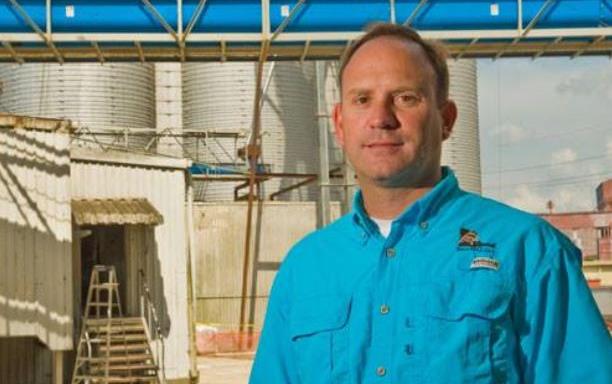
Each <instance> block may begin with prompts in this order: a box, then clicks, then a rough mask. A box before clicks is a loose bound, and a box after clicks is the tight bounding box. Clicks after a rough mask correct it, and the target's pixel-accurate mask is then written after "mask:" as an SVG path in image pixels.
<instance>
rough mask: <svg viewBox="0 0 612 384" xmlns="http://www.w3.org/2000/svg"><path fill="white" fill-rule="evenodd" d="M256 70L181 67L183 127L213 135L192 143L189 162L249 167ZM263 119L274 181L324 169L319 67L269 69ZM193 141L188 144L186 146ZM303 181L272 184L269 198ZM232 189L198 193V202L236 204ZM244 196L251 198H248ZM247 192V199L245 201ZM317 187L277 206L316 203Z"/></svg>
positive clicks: (210, 186) (212, 187)
mask: <svg viewBox="0 0 612 384" xmlns="http://www.w3.org/2000/svg"><path fill="white" fill-rule="evenodd" d="M255 79H256V64H255V63H237V62H231V63H230V62H225V63H187V64H185V65H184V67H183V119H184V120H183V121H184V129H185V131H186V132H191V131H200V132H207V134H208V135H209V136H208V137H206V138H203V139H198V140H195V139H190V140H189V144H186V145H185V152H186V155H187V156H189V157H191V158H193V159H196V160H199V161H200V162H202V163H206V164H211V165H218V166H221V167H223V166H225V167H227V168H236V167H238V168H240V167H245V166H246V165H245V162H244V160H242V159H240V158H238V157H237V150H238V149H239V148H241V147H243V146H244V145H245V144H246V143H247V142H248V139H249V138H248V135H249V133H250V132H251V124H252V115H253V99H254V91H255ZM263 86H264V89H265V96H264V98H263V104H262V113H261V135H262V137H261V141H262V159H261V162H262V164H263V167H264V168H265V169H266V171H268V172H274V173H302V174H303V173H316V171H317V169H318V163H317V162H318V155H317V153H318V151H317V125H316V116H315V114H316V108H315V105H316V104H315V103H316V100H315V93H314V90H315V89H314V64H313V63H304V64H300V63H297V62H276V63H266V65H265V68H264V78H263ZM186 141H187V140H186ZM298 181H301V180H299V179H297V180H296V179H285V178H283V179H271V180H269V181H266V182H264V183H263V192H264V196H265V197H267V196H269V195H270V194H271V193H274V192H276V191H278V190H279V189H281V188H284V187H287V186H290V185H292V184H295V183H297V182H298ZM235 185H236V183H232V182H206V183H200V184H199V185H198V186H196V192H197V193H196V194H197V196H196V198H197V199H198V200H208V201H213V200H233V198H234V187H235ZM244 192H246V191H244ZM244 192H243V193H244ZM315 193H316V189H315V186H314V185H313V186H311V187H305V188H299V189H296V190H293V191H291V192H288V193H285V194H283V195H280V196H279V197H278V199H279V200H286V199H290V200H298V199H299V200H309V199H314V198H316V195H315Z"/></svg>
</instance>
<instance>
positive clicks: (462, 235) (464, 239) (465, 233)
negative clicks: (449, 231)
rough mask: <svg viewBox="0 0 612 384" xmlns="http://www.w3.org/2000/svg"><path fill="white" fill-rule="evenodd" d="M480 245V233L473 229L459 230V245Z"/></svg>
mask: <svg viewBox="0 0 612 384" xmlns="http://www.w3.org/2000/svg"><path fill="white" fill-rule="evenodd" d="M477 243H478V233H476V231H472V230H471V229H465V228H461V229H460V230H459V245H468V246H475V245H476V244H477Z"/></svg>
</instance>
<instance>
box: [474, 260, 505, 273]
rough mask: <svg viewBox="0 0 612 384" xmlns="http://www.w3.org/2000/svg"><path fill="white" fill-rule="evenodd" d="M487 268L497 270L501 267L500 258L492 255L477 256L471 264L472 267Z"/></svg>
mask: <svg viewBox="0 0 612 384" xmlns="http://www.w3.org/2000/svg"><path fill="white" fill-rule="evenodd" d="M479 268H486V269H492V270H494V271H497V270H498V269H499V260H495V259H492V258H490V257H475V258H474V260H472V264H470V269H479Z"/></svg>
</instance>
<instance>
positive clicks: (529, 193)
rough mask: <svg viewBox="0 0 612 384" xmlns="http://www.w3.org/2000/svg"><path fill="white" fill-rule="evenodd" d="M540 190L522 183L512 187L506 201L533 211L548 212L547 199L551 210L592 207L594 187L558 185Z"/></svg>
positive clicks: (586, 208)
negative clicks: (550, 202)
mask: <svg viewBox="0 0 612 384" xmlns="http://www.w3.org/2000/svg"><path fill="white" fill-rule="evenodd" d="M542 191H543V192H541V193H538V192H536V191H534V190H533V189H532V188H529V186H527V185H525V184H522V185H519V186H517V187H516V188H514V191H513V194H512V196H511V197H510V198H509V199H508V200H507V202H508V204H510V205H512V206H514V207H516V208H519V209H522V210H524V211H527V212H533V213H544V212H548V208H547V203H548V201H552V202H553V212H576V211H590V210H593V208H594V206H593V202H594V201H593V194H594V187H593V188H590V187H587V188H581V187H580V186H578V187H576V186H566V187H561V186H560V187H556V188H553V189H542ZM545 192H549V194H547V193H545Z"/></svg>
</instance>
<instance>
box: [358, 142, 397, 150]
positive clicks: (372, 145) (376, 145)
mask: <svg viewBox="0 0 612 384" xmlns="http://www.w3.org/2000/svg"><path fill="white" fill-rule="evenodd" d="M402 144H403V143H401V142H397V141H375V142H372V143H367V144H365V145H364V147H366V148H394V147H400V146H401V145H402Z"/></svg>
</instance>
